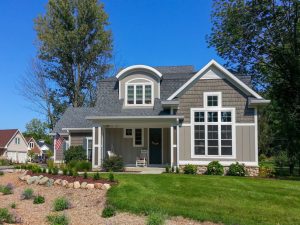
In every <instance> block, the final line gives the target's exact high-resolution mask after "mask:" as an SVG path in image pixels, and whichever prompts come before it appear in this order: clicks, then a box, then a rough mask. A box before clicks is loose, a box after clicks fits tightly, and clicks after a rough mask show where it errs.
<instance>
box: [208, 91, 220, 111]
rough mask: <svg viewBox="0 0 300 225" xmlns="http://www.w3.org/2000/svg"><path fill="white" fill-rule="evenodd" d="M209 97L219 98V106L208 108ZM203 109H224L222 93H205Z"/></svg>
mask: <svg viewBox="0 0 300 225" xmlns="http://www.w3.org/2000/svg"><path fill="white" fill-rule="evenodd" d="M208 96H217V97H218V105H217V106H208V105H207V97H208ZM203 107H204V108H210V109H211V108H216V109H218V108H222V92H203Z"/></svg>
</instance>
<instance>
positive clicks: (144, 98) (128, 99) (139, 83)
mask: <svg viewBox="0 0 300 225" xmlns="http://www.w3.org/2000/svg"><path fill="white" fill-rule="evenodd" d="M125 93H126V94H125V105H126V106H153V104H154V95H153V82H152V81H151V80H148V79H146V78H135V79H132V80H129V81H128V82H126V84H125Z"/></svg>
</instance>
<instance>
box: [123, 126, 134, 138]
mask: <svg viewBox="0 0 300 225" xmlns="http://www.w3.org/2000/svg"><path fill="white" fill-rule="evenodd" d="M132 136H133V132H132V129H131V128H124V138H132Z"/></svg>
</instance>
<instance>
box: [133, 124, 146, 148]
mask: <svg viewBox="0 0 300 225" xmlns="http://www.w3.org/2000/svg"><path fill="white" fill-rule="evenodd" d="M136 129H141V130H142V144H141V145H136V144H135V130H136ZM132 140H133V147H144V128H134V129H133V139H132Z"/></svg>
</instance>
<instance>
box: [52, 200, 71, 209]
mask: <svg viewBox="0 0 300 225" xmlns="http://www.w3.org/2000/svg"><path fill="white" fill-rule="evenodd" d="M69 208H70V202H69V200H68V199H66V198H64V197H61V198H57V199H55V200H54V202H53V209H54V211H63V210H65V209H69Z"/></svg>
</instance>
